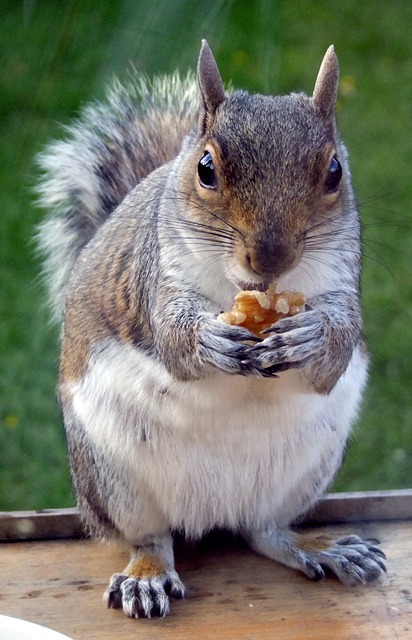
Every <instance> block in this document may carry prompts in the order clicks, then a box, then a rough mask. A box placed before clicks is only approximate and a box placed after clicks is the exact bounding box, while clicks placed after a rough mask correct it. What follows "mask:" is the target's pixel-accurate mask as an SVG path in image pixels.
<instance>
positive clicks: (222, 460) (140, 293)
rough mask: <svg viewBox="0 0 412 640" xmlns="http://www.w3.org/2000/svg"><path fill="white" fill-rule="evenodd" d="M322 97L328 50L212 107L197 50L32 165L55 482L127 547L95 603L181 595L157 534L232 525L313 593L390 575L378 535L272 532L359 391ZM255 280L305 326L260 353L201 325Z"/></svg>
mask: <svg viewBox="0 0 412 640" xmlns="http://www.w3.org/2000/svg"><path fill="white" fill-rule="evenodd" d="M337 89H338V62H337V58H336V55H335V52H334V49H333V47H332V46H331V47H330V48H329V49H328V51H327V52H326V54H325V57H324V59H323V62H322V65H321V67H320V70H319V74H318V77H317V80H316V84H315V88H314V92H313V96H312V97H308V96H306V95H305V94H302V93H298V94H291V95H287V96H276V97H274V96H263V95H251V94H249V93H247V92H245V91H231V92H228V93H226V92H225V90H224V87H223V84H222V80H221V77H220V73H219V70H218V67H217V65H216V62H215V60H214V57H213V55H212V52H211V50H210V48H209V46H208V44H207V43H206V42H205V41H203V43H202V47H201V51H200V55H199V60H198V71H197V80H196V78H195V77H194V75H190V74H189V75H188V76H187V77H186V78H183V79H182V78H181V77H180V76H179V75H178V74H174V75H172V76H169V77H163V78H156V79H154V80H153V82H149V81H148V80H146V79H144V77H140V76H138V77H137V78H135V79H134V80H132V81H130V83H129V84H128V85H125V86H122V85H120V84H116V85H115V86H114V87H113V88H112V89H111V91H110V92H109V95H108V101H107V103H105V104H100V103H98V104H94V105H91V106H89V107H86V108H85V109H83V113H82V115H81V117H80V118H79V120H77V121H76V122H75V123H74V124H72V125H71V126H70V127H68V136H67V139H66V140H63V141H58V142H54V143H52V144H51V145H50V146H49V147H48V148H47V149H46V150H45V152H44V153H43V154H42V156H41V160H40V162H41V166H42V168H43V170H44V176H43V178H42V182H41V185H40V187H39V189H40V193H41V203H42V205H43V206H45V207H46V208H48V209H49V210H51V215H50V216H49V217H48V218H47V219H46V220H45V221H44V222H43V223H42V224H41V225H40V227H39V230H38V241H39V244H40V247H41V249H42V251H43V252H44V254H45V256H46V257H45V271H46V273H47V277H48V282H49V286H50V299H51V302H52V304H53V306H54V313H55V316H56V318H62V338H61V340H62V344H61V363H60V379H59V387H58V393H59V400H60V404H61V409H62V413H63V419H64V425H65V430H66V434H67V442H68V450H69V457H70V466H71V472H72V477H73V483H74V487H75V491H76V494H77V499H78V504H79V507H80V510H81V513H82V516H83V518H84V522H85V525H86V527H87V529H88V531H89V532H90V533H91V535H93V536H95V537H97V538H102V539H109V540H111V539H120V540H123V541H126V543H127V544H128V545H129V547H130V548H131V559H130V563H129V564H128V565H127V567H126V568H125V569H124V571H123V572H122V573H117V574H115V575H113V576H112V578H111V580H110V583H109V586H108V588H107V590H106V592H105V596H104V598H105V600H106V602H107V604H108V606H109V607H115V608H122V609H123V611H124V612H125V613H126V614H127V615H128V616H131V617H151V616H153V615H160V616H164V615H166V614H168V613H169V610H170V604H169V596H174V597H178V598H179V597H183V596H184V594H185V587H184V585H183V582H182V581H181V579H180V577H179V575H178V574H177V572H176V570H175V566H174V555H173V539H172V534H173V532H175V531H182V532H184V533H185V535H186V536H188V537H189V538H199V537H201V536H202V535H203V534H205V533H206V532H208V531H210V530H211V529H213V528H225V529H229V530H232V531H234V532H236V533H240V534H241V535H242V536H243V537H244V538H245V539H246V540H247V542H248V543H249V544H250V546H251V547H252V548H253V549H254V550H256V551H257V552H259V553H261V554H264V555H265V556H268V557H269V558H272V559H273V560H276V561H278V562H280V563H282V564H284V565H287V566H288V567H292V568H294V569H297V570H300V571H301V572H303V573H304V574H306V576H308V577H309V578H312V579H315V580H317V579H320V578H323V577H324V575H325V572H324V569H327V570H330V571H332V572H333V573H335V574H336V575H337V576H338V578H339V579H340V580H341V581H342V582H343V583H345V584H348V585H352V584H358V583H365V582H367V581H370V580H374V579H376V578H378V577H379V576H381V574H383V572H384V571H385V570H386V569H385V563H384V558H385V556H384V554H383V552H382V551H381V550H380V549H379V548H378V547H376V542H374V541H370V540H362V539H361V538H359V537H358V536H356V535H351V536H348V537H346V538H345V539H341V540H337V541H334V540H330V541H329V542H325V546H324V548H319V545H318V546H312V547H311V545H310V543H309V542H308V541H307V539H306V538H305V536H304V534H301V533H297V532H295V531H292V530H291V529H290V528H289V527H290V525H291V523H293V522H294V521H296V520H297V519H298V518H300V517H301V516H302V515H303V514H305V512H307V511H308V509H310V508H311V507H312V506H313V505H314V504H315V502H316V500H318V498H319V497H320V496H321V495H322V493H323V492H324V491H325V490H326V488H327V486H328V485H329V483H330V482H331V480H332V479H333V478H334V476H335V474H336V472H337V470H338V468H339V466H340V464H341V460H342V456H343V453H344V450H345V446H346V442H347V439H348V436H349V434H350V430H351V427H352V425H353V422H354V420H355V418H356V415H357V412H358V408H359V404H360V400H361V395H362V391H363V388H364V385H365V381H366V375H367V362H368V356H367V352H366V348H365V345H364V342H363V338H362V335H361V331H362V317H361V309H360V302H359V277H360V267H361V241H360V223H359V214H358V210H357V206H356V202H355V198H354V194H353V191H352V186H351V178H350V173H349V168H348V160H347V152H346V150H345V147H344V146H343V144H342V142H341V141H340V138H339V134H338V131H337V127H336V119H335V106H336V98H337ZM271 283H275V284H276V285H277V286H278V287H279V288H281V289H291V290H297V291H302V292H304V294H305V296H306V299H307V306H306V308H305V310H304V311H303V312H302V313H299V314H297V315H295V316H293V317H288V318H284V319H282V320H280V321H279V322H277V323H276V324H275V325H274V326H273V327H271V330H270V331H268V332H267V335H266V336H265V337H264V339H258V338H256V336H254V335H252V334H251V333H250V332H249V331H248V330H247V329H245V328H242V327H240V326H236V325H234V326H231V325H227V324H224V323H223V322H220V321H219V319H218V317H217V316H218V314H219V313H220V312H221V311H222V310H227V309H229V308H230V307H231V306H232V302H233V298H234V296H235V294H236V293H237V292H238V291H240V290H258V291H265V290H266V289H267V288H268V286H269V284H271Z"/></svg>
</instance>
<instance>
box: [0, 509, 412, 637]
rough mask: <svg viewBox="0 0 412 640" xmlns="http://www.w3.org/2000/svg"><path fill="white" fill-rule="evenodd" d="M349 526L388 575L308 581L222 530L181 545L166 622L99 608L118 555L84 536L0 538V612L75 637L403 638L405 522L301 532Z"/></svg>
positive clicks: (407, 594) (408, 615)
mask: <svg viewBox="0 0 412 640" xmlns="http://www.w3.org/2000/svg"><path fill="white" fill-rule="evenodd" d="M351 532H353V533H358V534H359V535H362V536H364V537H370V538H377V539H380V540H381V543H382V548H383V549H384V551H385V553H386V554H387V556H388V569H389V572H388V577H387V578H385V579H384V580H383V582H382V583H374V584H370V585H367V586H366V587H363V586H360V587H355V588H350V587H345V586H343V585H341V584H340V583H339V582H338V581H337V580H335V579H333V578H327V579H326V580H323V581H321V582H316V583H313V582H310V581H309V580H307V578H305V577H304V576H302V575H300V574H299V573H298V572H295V571H292V570H290V569H286V568H284V567H281V566H280V565H278V564H276V563H274V562H271V561H270V560H267V559H265V558H262V557H260V556H257V555H255V554H253V553H252V552H251V551H250V550H249V549H247V547H246V546H244V545H243V544H241V543H240V542H238V541H235V542H234V541H233V539H231V538H229V537H227V538H226V539H224V540H223V542H220V543H217V542H216V539H213V538H211V539H208V540H207V542H206V543H202V544H199V545H196V546H188V545H184V546H183V547H180V548H179V550H178V553H177V569H178V570H179V573H180V576H181V578H182V579H183V581H184V582H185V584H186V586H187V588H188V598H187V599H186V600H183V601H173V602H172V613H171V615H170V616H169V617H168V618H165V619H153V620H131V619H128V618H126V616H124V615H123V613H122V612H120V611H117V610H116V611H114V610H110V611H108V610H106V609H105V607H104V605H103V603H102V601H101V596H102V593H103V591H104V588H105V586H106V583H107V580H108V577H109V576H110V575H111V574H112V573H113V572H116V571H119V570H121V569H122V568H123V566H124V564H125V563H126V560H127V555H126V553H125V552H124V551H123V550H122V549H119V548H116V547H107V546H105V545H99V544H95V543H92V542H89V541H86V540H72V541H69V540H67V541H50V542H44V541H43V542H22V543H20V544H14V543H4V544H2V545H0V566H1V567H2V569H1V574H2V581H1V586H0V613H3V614H5V615H12V616H16V617H22V618H25V619H27V620H31V621H33V622H37V623H38V624H43V625H44V626H48V627H51V628H54V629H56V630H57V631H60V632H62V633H65V634H67V635H68V636H69V637H71V638H73V639H74V640H86V639H87V640H113V638H116V639H117V640H132V639H133V640H139V639H142V640H143V639H144V640H151V639H153V640H154V639H156V640H193V639H194V638H195V639H196V640H198V639H200V640H209V639H213V640H219V639H222V640H223V639H224V640H233V639H235V638H242V639H244V640H252V639H253V640H267V639H268V638H270V639H271V640H272V639H274V640H277V639H280V640H330V638H331V637H333V639H334V640H349V639H350V640H365V639H367V638H373V639H374V640H393V638H397V640H410V638H412V587H411V584H412V582H411V573H412V568H411V566H412V563H411V552H410V541H411V534H412V522H408V521H404V522H381V523H374V522H370V523H368V524H366V525H353V524H352V525H338V526H336V525H334V526H328V527H321V528H313V529H308V530H307V531H306V535H308V537H310V536H313V537H316V536H319V535H323V534H326V535H333V536H337V537H340V536H343V535H347V534H348V533H351Z"/></svg>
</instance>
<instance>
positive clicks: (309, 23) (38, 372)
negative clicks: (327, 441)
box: [0, 0, 412, 509]
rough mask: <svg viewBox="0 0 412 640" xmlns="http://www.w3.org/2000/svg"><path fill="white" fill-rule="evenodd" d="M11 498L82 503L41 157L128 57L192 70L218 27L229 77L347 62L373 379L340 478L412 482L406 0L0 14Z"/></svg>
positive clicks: (147, 65)
mask: <svg viewBox="0 0 412 640" xmlns="http://www.w3.org/2000/svg"><path fill="white" fill-rule="evenodd" d="M0 15H1V24H2V29H1V30H0V43H1V50H2V52H3V61H4V62H3V68H2V74H1V78H0V112H1V114H2V117H1V121H0V127H1V129H0V136H1V145H0V204H1V211H2V215H1V218H0V255H1V259H2V275H1V279H0V349H1V354H0V356H1V357H0V508H1V509H13V508H19V509H23V508H43V507H56V506H65V505H69V504H72V503H73V497H72V495H71V490H70V480H69V476H68V471H67V464H66V452H65V444H64V436H63V431H62V428H61V425H60V418H59V412H58V407H57V402H56V400H55V392H54V388H55V384H56V378H57V368H58V340H57V331H55V330H53V329H52V328H51V327H50V326H48V314H47V310H46V308H45V305H44V296H43V292H42V288H41V286H40V283H39V279H38V273H39V261H38V260H37V259H36V258H35V254H34V247H33V243H32V241H31V238H32V235H33V228H34V226H35V224H36V223H37V222H38V221H39V219H40V217H41V215H42V213H41V212H40V211H39V210H37V209H36V208H35V207H34V205H33V194H32V193H31V189H32V186H33V184H34V182H35V175H36V169H35V165H34V162H33V158H34V156H35V154H36V153H37V152H38V151H39V150H41V148H42V146H43V145H44V144H45V142H46V141H47V140H49V139H50V138H51V137H55V136H56V135H60V127H59V125H58V124H57V123H58V122H62V123H67V122H68V121H69V120H70V119H71V118H72V117H74V116H75V115H76V112H77V110H78V108H79V107H80V106H81V105H82V104H84V103H85V102H87V101H88V100H90V99H91V98H93V97H98V98H101V97H102V96H103V94H104V85H105V84H106V82H108V81H110V80H111V78H112V76H113V74H116V75H118V76H119V77H120V78H122V77H125V76H126V73H127V69H128V68H129V64H130V62H132V63H133V64H134V66H135V67H137V68H138V69H143V70H145V71H147V73H148V74H152V73H156V72H157V73H164V72H168V71H171V70H173V69H174V68H175V67H176V66H178V67H180V68H181V69H182V70H183V71H186V69H187V68H188V67H189V66H192V67H193V66H194V65H195V62H196V57H197V53H198V49H199V43H200V39H201V38H202V37H206V38H207V39H208V40H209V42H210V44H211V46H212V47H213V50H214V52H215V55H216V57H217V59H218V62H219V66H220V69H221V72H222V75H223V77H224V79H225V80H229V79H232V80H233V84H234V86H237V87H243V88H248V89H250V90H253V91H262V92H287V91H292V90H305V91H306V92H309V93H310V92H311V90H312V87H313V83H314V80H315V77H316V72H317V69H318V66H319V64H320V61H321V58H322V56H323V53H324V51H325V50H326V48H327V46H328V45H329V44H330V43H331V42H333V43H334V44H335V47H336V50H337V53H338V55H339V58H340V63H341V91H340V99H339V119H340V124H341V130H342V134H343V138H344V140H345V142H346V144H347V146H348V148H349V151H350V155H351V165H352V171H353V175H354V182H355V186H356V190H357V194H358V199H359V202H360V205H361V210H362V216H363V222H364V245H365V247H364V253H365V260H364V275H363V281H362V286H363V301H364V310H365V334H366V336H367V339H368V343H369V346H370V350H371V353H372V364H371V370H370V385H369V389H368V391H367V394H366V398H365V403H364V409H363V413H362V417H361V420H360V422H359V424H358V426H357V428H356V430H355V433H354V436H353V440H352V442H351V444H350V446H349V450H348V455H347V458H346V463H345V466H344V470H343V473H342V474H341V476H340V477H339V480H338V483H337V485H336V486H337V487H338V488H339V489H349V490H353V489H371V488H394V487H405V486H408V485H409V486H410V469H411V468H412V403H411V401H410V397H409V389H410V388H411V381H412V358H411V357H410V345H411V337H412V323H411V320H412V280H411V277H410V267H409V264H410V256H411V255H412V218H411V215H410V203H411V202H412V197H411V196H412V186H411V180H410V168H409V159H410V155H411V154H410V150H411V134H410V128H411V124H410V123H411V120H412V118H411V116H412V113H411V110H412V95H411V94H412V83H411V82H410V78H411V77H412V39H411V37H410V24H411V19H412V5H411V4H410V3H409V2H408V1H407V0H404V1H402V0H398V2H396V3H392V4H391V6H390V8H388V4H387V3H386V2H384V1H383V0H377V1H374V2H372V0H366V1H365V2H363V3H359V2H357V1H355V0H342V2H340V3H338V4H336V3H335V4H331V3H329V2H326V1H325V0H320V1H319V2H317V3H307V2H303V0H296V1H295V2H286V0H284V1H283V2H282V1H280V0H278V1H277V2H276V1H269V0H252V1H246V0H236V1H235V0H232V1H224V0H220V1H217V0H215V1H214V2H211V3H208V4H207V5H205V4H204V3H194V2H193V1H192V0H176V1H175V2H173V3H170V2H167V0H157V1H155V2H153V1H150V2H149V0H140V1H139V2H138V3H137V2H133V1H132V0H124V2H123V3H115V2H111V1H110V0H101V1H100V2H95V1H94V0H83V1H82V2H81V1H80V0H69V2H67V3H52V2H50V1H47V0H31V1H30V0H26V1H25V2H24V3H23V2H11V1H9V0H5V1H3V3H2V6H1V9H0Z"/></svg>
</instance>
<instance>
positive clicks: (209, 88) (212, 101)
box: [197, 40, 226, 133]
mask: <svg viewBox="0 0 412 640" xmlns="http://www.w3.org/2000/svg"><path fill="white" fill-rule="evenodd" d="M197 78H198V82H199V87H200V93H201V97H202V107H203V108H202V112H201V116H200V126H201V128H202V132H203V133H204V132H205V131H206V129H207V126H208V125H209V124H210V121H211V120H212V118H213V115H214V113H215V111H216V109H217V108H218V106H219V105H220V104H221V103H222V102H223V100H224V99H225V97H226V96H225V90H224V87H223V82H222V78H221V76H220V73H219V69H218V68H217V64H216V61H215V59H214V57H213V53H212V51H211V49H210V47H209V45H208V43H207V42H206V40H202V47H201V49H200V54H199V60H198V64H197Z"/></svg>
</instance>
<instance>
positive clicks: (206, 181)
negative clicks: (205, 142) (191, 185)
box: [197, 151, 216, 189]
mask: <svg viewBox="0 0 412 640" xmlns="http://www.w3.org/2000/svg"><path fill="white" fill-rule="evenodd" d="M197 173H198V175H199V181H200V184H201V186H202V187H205V189H216V176H215V166H214V164H213V159H212V156H211V154H210V153H209V151H205V152H204V154H203V156H202V157H201V158H200V160H199V164H198V166H197Z"/></svg>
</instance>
